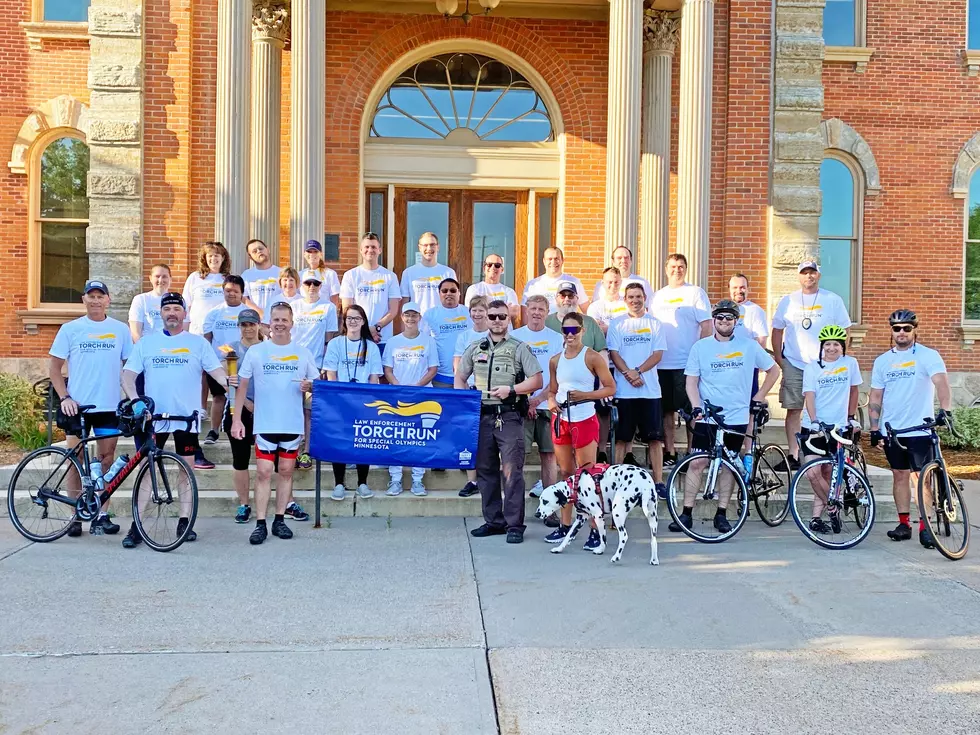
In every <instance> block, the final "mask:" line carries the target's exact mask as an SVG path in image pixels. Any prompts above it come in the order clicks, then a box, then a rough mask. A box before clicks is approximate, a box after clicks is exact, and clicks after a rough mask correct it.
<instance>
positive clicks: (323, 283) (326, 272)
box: [300, 266, 340, 301]
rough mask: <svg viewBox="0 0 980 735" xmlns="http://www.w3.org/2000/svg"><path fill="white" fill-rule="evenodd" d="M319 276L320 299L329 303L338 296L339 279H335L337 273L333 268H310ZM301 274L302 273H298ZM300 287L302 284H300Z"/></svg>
mask: <svg viewBox="0 0 980 735" xmlns="http://www.w3.org/2000/svg"><path fill="white" fill-rule="evenodd" d="M309 270H312V271H314V272H315V273H317V274H318V275H319V276H320V298H321V299H322V300H324V301H329V300H330V299H331V298H332V297H333V296H335V295H339V294H340V279H339V278H337V271H335V270H334V269H333V268H327V267H326V266H324V267H323V268H310V269H309ZM300 273H301V274H302V271H300ZM300 285H302V284H300Z"/></svg>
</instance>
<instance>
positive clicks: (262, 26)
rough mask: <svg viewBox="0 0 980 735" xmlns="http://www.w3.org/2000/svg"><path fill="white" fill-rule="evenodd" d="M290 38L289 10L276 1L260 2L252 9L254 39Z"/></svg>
mask: <svg viewBox="0 0 980 735" xmlns="http://www.w3.org/2000/svg"><path fill="white" fill-rule="evenodd" d="M288 37H289V8H287V7H286V6H285V5H284V4H283V3H281V2H276V0H258V1H257V2H256V3H255V5H254V6H253V7H252V39H253V40H254V39H259V38H274V39H276V40H277V41H282V42H283V43H285V42H286V39H287V38H288Z"/></svg>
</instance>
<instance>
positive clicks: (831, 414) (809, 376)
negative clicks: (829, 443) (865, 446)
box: [803, 355, 864, 427]
mask: <svg viewBox="0 0 980 735" xmlns="http://www.w3.org/2000/svg"><path fill="white" fill-rule="evenodd" d="M863 382H864V380H863V379H862V378H861V368H860V367H858V363H857V360H855V359H854V358H853V357H851V356H850V355H842V356H841V357H840V358H838V359H837V360H834V362H825V363H824V364H823V367H820V363H819V362H810V363H807V366H806V367H805V368H803V393H804V395H805V394H807V393H813V400H814V403H815V405H816V409H817V415H816V416H810V417H809V418H810V420H811V421H822V422H823V423H825V424H833V425H834V426H837V427H842V426H845V425H846V424H847V407H848V402H849V400H850V398H851V388H852V387H853V386H855V385H861V383H863ZM804 425H805V424H804Z"/></svg>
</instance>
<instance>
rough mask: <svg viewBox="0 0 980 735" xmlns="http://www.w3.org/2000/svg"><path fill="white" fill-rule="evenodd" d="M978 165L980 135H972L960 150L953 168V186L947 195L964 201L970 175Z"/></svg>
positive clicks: (968, 188) (968, 189)
mask: <svg viewBox="0 0 980 735" xmlns="http://www.w3.org/2000/svg"><path fill="white" fill-rule="evenodd" d="M978 164H980V133H977V134H976V135H974V136H973V137H972V138H970V140H968V141H967V142H966V143H965V144H964V145H963V147H962V148H961V149H960V152H959V155H957V156H956V164H955V165H954V166H953V184H952V186H951V187H950V189H949V193H950V194H952V195H953V196H954V197H955V198H957V199H966V197H967V195H968V194H969V193H970V175H971V174H972V173H973V171H974V169H975V168H976V167H977V165H978Z"/></svg>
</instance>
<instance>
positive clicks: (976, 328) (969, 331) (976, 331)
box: [956, 322, 980, 350]
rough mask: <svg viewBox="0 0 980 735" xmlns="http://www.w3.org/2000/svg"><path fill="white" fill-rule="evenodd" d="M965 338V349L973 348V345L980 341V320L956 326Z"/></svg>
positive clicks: (963, 338)
mask: <svg viewBox="0 0 980 735" xmlns="http://www.w3.org/2000/svg"><path fill="white" fill-rule="evenodd" d="M956 331H957V332H959V333H960V337H961V338H962V340H963V349H965V350H972V349H973V345H974V344H975V343H977V342H980V322H972V323H970V322H965V323H963V324H961V325H960V326H958V327H956Z"/></svg>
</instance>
